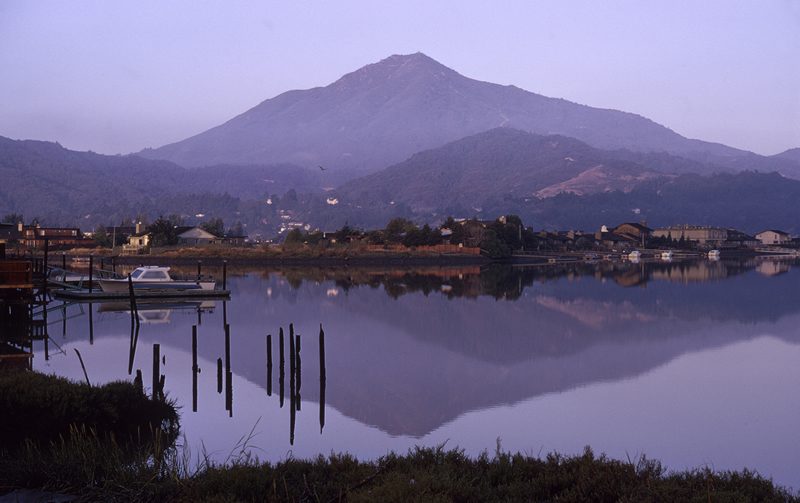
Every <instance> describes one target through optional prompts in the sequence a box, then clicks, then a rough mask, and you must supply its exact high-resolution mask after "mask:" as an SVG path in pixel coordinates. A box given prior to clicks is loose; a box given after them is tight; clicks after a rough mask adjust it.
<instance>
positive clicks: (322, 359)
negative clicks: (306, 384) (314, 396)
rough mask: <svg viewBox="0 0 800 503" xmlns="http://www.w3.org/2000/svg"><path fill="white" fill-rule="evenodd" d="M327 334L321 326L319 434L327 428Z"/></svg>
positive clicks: (320, 325)
mask: <svg viewBox="0 0 800 503" xmlns="http://www.w3.org/2000/svg"><path fill="white" fill-rule="evenodd" d="M326 381H327V377H326V376H325V332H324V331H323V330H322V323H320V324H319V433H320V435H321V434H322V429H323V428H325V385H326Z"/></svg>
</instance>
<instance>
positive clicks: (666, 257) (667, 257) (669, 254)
mask: <svg viewBox="0 0 800 503" xmlns="http://www.w3.org/2000/svg"><path fill="white" fill-rule="evenodd" d="M661 260H672V250H667V251H665V252H661Z"/></svg>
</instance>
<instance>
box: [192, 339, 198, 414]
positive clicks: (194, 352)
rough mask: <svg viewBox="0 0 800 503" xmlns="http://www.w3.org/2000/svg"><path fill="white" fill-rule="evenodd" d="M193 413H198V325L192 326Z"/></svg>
mask: <svg viewBox="0 0 800 503" xmlns="http://www.w3.org/2000/svg"><path fill="white" fill-rule="evenodd" d="M192 412H197V325H192Z"/></svg>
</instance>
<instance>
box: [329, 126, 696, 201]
mask: <svg viewBox="0 0 800 503" xmlns="http://www.w3.org/2000/svg"><path fill="white" fill-rule="evenodd" d="M620 157H622V156H620ZM688 162H689V163H690V164H697V163H691V161H688ZM659 176H664V174H663V173H659V172H658V171H656V170H653V169H649V168H648V167H647V166H646V165H644V164H640V163H636V162H632V161H630V160H626V159H620V158H619V157H616V156H615V155H614V153H612V152H608V151H603V150H599V149H595V148H592V147H590V146H589V145H587V144H585V143H583V142H581V141H578V140H576V139H574V138H567V137H565V136H557V135H550V136H540V135H535V134H531V133H526V132H523V131H519V130H516V129H510V128H496V129H492V130H490V131H487V132H484V133H479V134H476V135H473V136H469V137H467V138H463V139H461V140H458V141H455V142H452V143H448V144H447V145H444V146H442V147H439V148H436V149H431V150H427V151H424V152H420V153H418V154H415V155H413V156H412V157H410V158H409V159H408V160H406V161H404V162H401V163H399V164H396V165H394V166H391V167H389V168H387V169H385V170H382V171H380V172H378V173H375V174H372V175H368V176H365V177H362V178H359V179H356V180H353V181H351V182H348V183H346V184H345V185H343V186H342V187H340V188H339V189H337V190H336V191H335V194H336V196H337V197H338V198H339V201H340V204H350V203H354V204H358V205H365V204H369V205H372V204H405V205H408V206H409V207H410V208H411V209H412V210H413V211H417V212H422V213H425V212H428V213H431V212H441V211H449V212H454V213H459V214H464V213H473V212H475V211H479V210H480V208H481V207H483V206H484V205H485V204H486V203H487V202H488V201H491V200H493V199H504V198H505V199H525V198H533V197H550V196H554V195H556V194H558V193H560V192H571V193H575V194H578V195H584V194H590V193H594V192H609V191H612V190H621V191H623V192H629V191H630V190H632V189H633V188H634V187H636V186H637V185H638V184H640V183H642V182H644V181H646V180H649V179H652V178H656V177H659Z"/></svg>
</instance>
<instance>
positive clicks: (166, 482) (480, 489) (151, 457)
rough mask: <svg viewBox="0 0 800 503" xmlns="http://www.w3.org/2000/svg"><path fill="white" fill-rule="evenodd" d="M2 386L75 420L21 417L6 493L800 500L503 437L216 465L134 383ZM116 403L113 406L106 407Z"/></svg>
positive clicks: (1, 477) (15, 382)
mask: <svg viewBox="0 0 800 503" xmlns="http://www.w3.org/2000/svg"><path fill="white" fill-rule="evenodd" d="M26 380H30V381H29V383H28V384H26V383H25V381H26ZM33 384H35V385H36V386H37V387H41V388H42V390H43V392H42V395H38V394H35V393H33V394H32V393H30V392H29V391H28V392H26V393H23V395H24V396H26V397H27V398H26V400H31V404H33V408H30V409H28V408H26V407H27V406H26V405H25V403H24V400H17V401H16V402H15V404H14V409H10V408H9V401H8V400H9V398H8V397H9V396H10V395H12V394H13V393H10V391H9V386H23V388H24V387H32V386H33ZM51 386H52V388H50V387H51ZM70 386H72V387H74V389H73V390H72V391H69V390H68V388H69V387H70ZM123 387H127V388H129V389H127V390H126V391H124V392H121V393H120V394H118V395H114V394H113V393H112V392H109V390H110V389H122V388H123ZM0 388H2V390H0V394H1V396H2V400H3V401H2V402H0V407H1V408H2V410H0V412H2V414H3V417H4V419H5V418H9V417H10V416H13V415H15V414H26V413H30V412H31V411H37V410H38V409H37V407H38V402H37V401H38V400H40V399H41V398H40V396H45V395H47V393H50V392H52V391H53V390H58V391H61V392H66V393H67V394H68V397H69V400H65V401H64V404H63V406H61V408H60V409H59V410H54V411H53V412H52V413H51V414H47V415H48V416H51V417H54V420H55V421H56V422H55V423H54V424H55V426H54V428H56V429H61V428H62V427H63V425H64V424H67V425H68V429H67V431H66V432H64V431H62V432H61V433H60V434H59V435H58V436H57V438H55V439H54V438H53V435H52V433H50V432H49V431H46V430H45V431H44V437H42V438H47V440H42V439H37V438H36V437H37V436H39V435H42V434H43V430H42V429H41V426H40V425H39V424H38V423H36V422H35V421H34V422H32V423H31V429H30V430H28V429H26V427H25V424H24V423H23V422H21V421H18V420H14V421H15V424H16V427H17V428H19V430H18V431H17V437H18V438H20V439H21V438H25V439H26V440H25V441H23V442H21V443H19V444H18V445H17V446H16V447H4V448H3V451H2V456H0V494H2V493H3V492H8V491H11V490H14V489H16V488H36V489H44V490H47V491H54V492H58V493H62V494H67V495H73V496H76V497H78V498H80V499H81V500H87V501H100V500H102V501H264V500H269V501H314V502H316V501H497V500H499V501H598V502H603V501H609V502H611V501H615V502H616V501H698V502H700V501H702V502H707V501H714V502H725V501H728V502H740V501H741V502H745V501H800V499H799V498H798V497H797V496H795V495H793V494H791V493H789V492H788V491H786V490H784V489H782V488H779V487H776V486H775V485H774V484H773V483H772V482H771V481H769V480H766V479H764V478H762V477H760V476H759V475H758V474H755V473H753V472H749V471H741V472H714V471H711V470H709V469H699V470H693V471H685V472H667V470H665V469H664V468H663V467H662V466H661V464H660V463H659V462H657V461H653V460H648V459H646V458H641V459H638V460H636V461H633V462H631V461H615V460H611V459H607V458H605V457H604V456H596V455H595V454H594V453H593V452H592V451H591V450H589V449H588V448H587V449H586V451H585V452H584V453H583V454H581V455H578V456H572V457H568V456H561V455H558V454H551V455H548V456H547V457H546V458H544V459H539V458H534V457H530V456H525V455H519V454H516V455H512V454H508V453H504V452H502V451H501V449H500V448H499V447H498V449H497V451H496V452H495V453H494V454H493V455H489V454H483V455H481V456H478V457H476V458H472V457H469V456H466V455H465V454H464V453H463V451H460V450H458V449H452V450H445V449H444V448H443V447H438V448H417V449H415V450H413V451H411V452H409V453H408V454H406V455H397V454H389V455H387V456H384V457H382V458H380V459H377V460H374V461H366V462H364V461H358V460H356V459H355V458H353V457H351V456H349V455H331V456H330V457H327V458H326V457H322V456H320V457H319V458H317V459H313V460H293V459H289V460H287V461H283V462H279V463H260V462H258V461H257V460H255V459H253V458H251V457H249V455H248V454H247V453H246V449H244V448H243V449H242V450H241V452H240V454H239V455H236V456H233V457H232V458H231V459H228V460H227V461H226V462H225V463H224V464H214V463H212V462H211V461H209V460H208V458H207V457H205V456H204V455H203V453H200V455H199V456H193V455H192V454H191V453H190V452H189V450H188V449H187V448H185V447H181V446H179V445H176V444H175V442H174V436H173V435H171V434H170V433H171V431H170V429H171V427H172V426H174V425H176V424H177V423H176V422H173V420H174V419H175V416H169V417H168V418H167V421H166V422H163V423H158V424H161V425H162V427H153V424H154V423H153V420H152V417H144V415H138V416H129V418H130V419H129V418H126V417H125V414H119V412H120V411H122V410H126V411H127V412H130V405H129V404H126V403H124V402H122V401H115V398H119V397H121V396H128V397H129V398H130V397H135V398H133V400H134V401H139V400H144V401H145V402H152V404H155V405H152V406H153V407H155V406H156V405H158V406H160V405H167V406H169V408H171V409H172V410H173V412H174V407H173V406H172V405H169V404H168V403H165V402H163V401H156V402H153V401H151V400H149V399H147V398H146V397H145V396H144V395H143V394H142V393H141V390H140V389H139V388H138V387H136V386H134V385H128V384H125V383H116V384H114V386H112V387H111V388H107V387H103V388H92V390H96V391H88V392H87V391H86V388H89V387H88V386H86V385H81V384H70V383H68V382H65V381H64V380H63V379H59V378H50V377H45V376H41V375H37V374H33V373H20V374H16V375H13V376H9V375H2V376H0ZM104 389H105V391H102V392H103V393H108V395H104V396H107V397H108V398H109V399H108V400H107V401H106V402H105V404H103V405H102V407H104V408H105V409H106V410H105V411H104V412H102V413H100V415H97V416H92V415H91V414H85V415H83V416H81V419H80V421H74V422H70V421H69V420H67V419H65V418H66V414H67V413H72V412H68V411H69V410H70V408H72V407H76V406H75V405H74V404H72V405H67V404H66V402H72V401H73V400H78V401H80V400H82V399H86V398H87V397H91V394H92V393H95V392H97V393H100V392H101V390H104ZM128 393H130V395H128ZM80 394H85V395H83V396H80ZM79 403H80V402H79ZM143 403H144V402H139V403H138V405H137V406H141V405H142V404H143ZM99 406H101V404H99V403H94V404H93V405H92V407H86V406H85V405H80V406H78V407H77V408H75V409H73V410H74V411H77V413H80V412H81V411H83V410H87V411H91V410H93V409H94V408H95V407H99ZM147 407H148V406H145V408H147ZM114 408H118V409H117V413H112V412H110V410H111V409H114ZM151 410H152V409H151ZM158 414H159V412H156V413H155V415H156V416H157V415H158ZM76 417H78V416H76ZM154 417H155V416H154ZM58 418H61V419H58ZM120 421H122V422H127V423H128V424H129V425H130V423H131V422H133V421H141V422H142V426H145V425H147V426H148V427H150V428H151V430H150V431H151V434H149V435H142V436H139V437H137V440H136V441H135V442H132V441H120V437H119V431H122V435H123V436H124V435H126V434H127V433H128V431H129V430H128V429H127V427H125V428H122V429H121V430H120V429H119V428H118V426H116V423H118V422H120ZM164 425H167V427H166V428H164V427H163V426H164ZM4 428H5V427H4ZM7 431H8V430H7V429H6V430H4V432H7Z"/></svg>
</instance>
